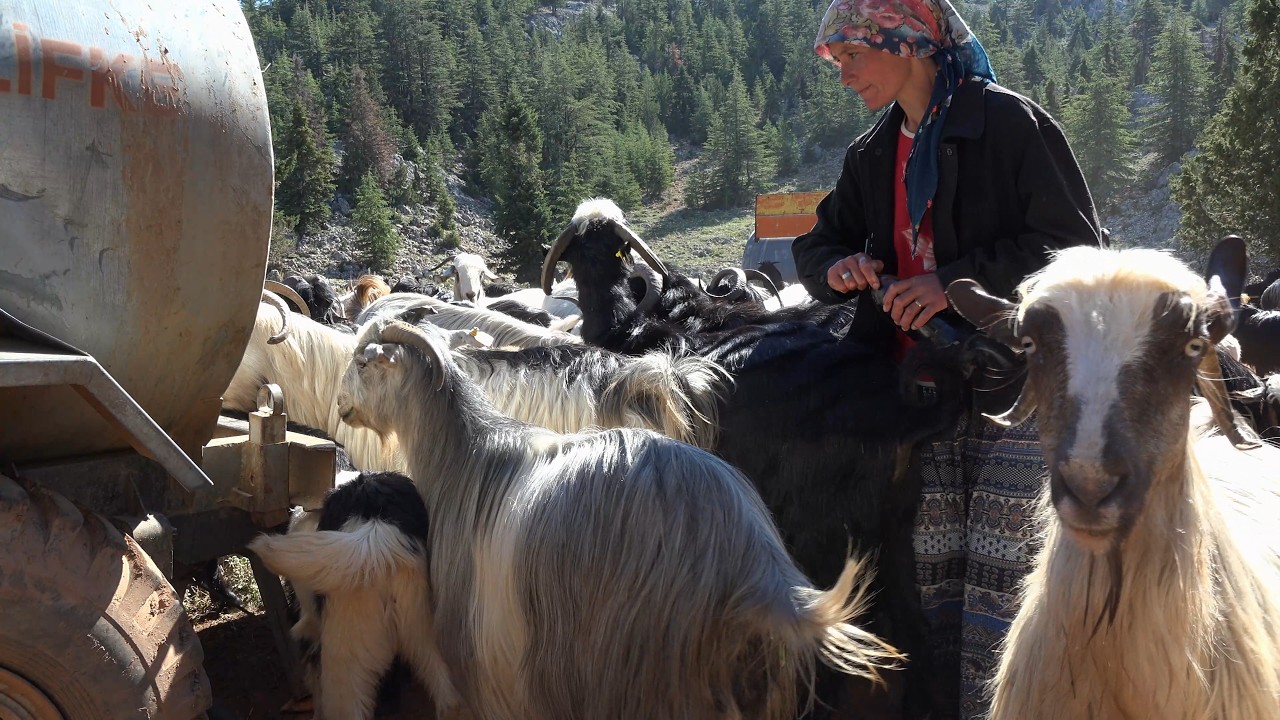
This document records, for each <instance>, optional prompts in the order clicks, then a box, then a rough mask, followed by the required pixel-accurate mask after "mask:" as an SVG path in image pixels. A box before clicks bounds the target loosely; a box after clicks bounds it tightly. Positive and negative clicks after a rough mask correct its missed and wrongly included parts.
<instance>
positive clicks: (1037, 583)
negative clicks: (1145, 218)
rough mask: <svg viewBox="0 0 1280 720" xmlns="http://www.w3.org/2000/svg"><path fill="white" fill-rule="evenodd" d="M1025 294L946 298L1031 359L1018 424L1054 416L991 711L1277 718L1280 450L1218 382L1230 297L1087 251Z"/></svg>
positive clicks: (1188, 279) (1047, 716)
mask: <svg viewBox="0 0 1280 720" xmlns="http://www.w3.org/2000/svg"><path fill="white" fill-rule="evenodd" d="M1020 293H1021V295H1022V301H1021V304H1020V305H1014V304H1012V303H1007V302H1005V301H1003V300H1000V299H992V298H989V297H986V296H985V295H984V294H983V293H981V292H980V291H975V290H973V289H972V286H962V287H957V286H953V288H952V289H949V290H948V294H949V295H951V296H952V300H953V302H954V303H956V306H957V307H960V308H962V312H966V316H968V317H971V318H979V319H985V318H1001V319H1000V320H999V322H984V323H983V327H987V328H989V329H990V330H989V331H991V332H992V333H993V334H995V335H1000V336H1004V339H1005V340H1006V341H1007V342H1009V343H1010V345H1011V346H1017V347H1021V348H1024V349H1026V350H1027V351H1028V352H1029V353H1030V354H1029V356H1028V366H1029V374H1028V380H1027V385H1026V387H1025V388H1024V390H1023V396H1022V397H1021V398H1019V400H1018V403H1017V404H1016V405H1015V406H1014V408H1013V409H1011V410H1010V411H1009V413H1007V414H1006V415H1005V416H1002V417H1001V421H1002V422H1008V423H1014V422H1018V421H1019V420H1021V419H1023V418H1025V417H1027V416H1029V415H1030V413H1031V411H1032V410H1035V411H1036V412H1038V415H1037V417H1038V419H1039V424H1040V431H1041V441H1042V444H1043V446H1044V448H1045V459H1046V461H1047V462H1048V465H1049V468H1050V476H1049V482H1048V483H1046V488H1045V491H1044V494H1043V499H1042V502H1041V504H1040V507H1039V509H1038V511H1037V514H1036V520H1037V522H1038V523H1039V524H1040V527H1041V536H1040V538H1039V542H1038V543H1037V545H1038V547H1039V548H1040V550H1039V552H1038V554H1037V556H1036V558H1035V560H1034V569H1033V571H1032V572H1031V574H1030V575H1029V576H1028V577H1027V579H1026V584H1025V587H1024V590H1023V594H1022V606H1021V608H1020V610H1019V612H1018V615H1017V617H1016V619H1015V620H1014V622H1013V626H1012V628H1011V630H1010V632H1009V635H1008V637H1007V638H1006V647H1005V649H1004V652H1003V655H1002V658H1001V663H1000V668H999V670H998V672H997V675H996V678H995V680H994V702H993V708H992V717H993V718H994V719H995V720H1014V719H1019V720H1020V719H1022V718H1029V717H1035V718H1040V719H1043V720H1069V719H1071V720H1074V719H1075V718H1085V717H1094V718H1127V717H1151V718H1168V719H1169V720H1192V719H1196V720H1245V719H1246V718H1263V717H1276V716H1277V708H1280V623H1277V621H1276V619H1277V618H1280V532H1277V530H1276V526H1275V522H1276V518H1277V517H1280V482H1277V481H1278V480H1280V472H1278V471H1277V468H1278V467H1280V449H1277V448H1275V447H1273V446H1271V445H1267V444H1265V443H1258V442H1257V441H1256V439H1254V440H1253V441H1252V442H1250V440H1249V438H1247V437H1245V434H1247V433H1245V434H1242V433H1241V431H1240V430H1239V429H1238V426H1237V424H1236V419H1235V418H1234V417H1233V416H1232V414H1231V411H1230V409H1229V406H1228V405H1227V403H1226V401H1225V398H1223V397H1222V396H1221V395H1220V393H1221V388H1220V387H1217V386H1219V385H1220V384H1221V380H1220V379H1219V378H1218V377H1217V375H1218V372H1217V365H1218V361H1217V360H1216V357H1217V356H1216V354H1215V353H1214V343H1216V342H1218V341H1219V340H1220V339H1221V338H1222V337H1223V336H1224V335H1225V333H1226V332H1227V331H1228V330H1229V329H1230V327H1229V326H1230V320H1228V319H1226V318H1229V317H1230V315H1231V310H1230V306H1229V304H1228V302H1227V296H1226V293H1225V292H1224V291H1223V290H1222V286H1221V285H1220V284H1216V283H1214V284H1211V285H1206V283H1205V281H1204V280H1202V279H1201V278H1199V277H1198V276H1196V275H1195V274H1194V273H1193V272H1191V270H1190V269H1188V268H1187V267H1186V266H1184V265H1182V263H1181V262H1180V261H1178V260H1176V259H1175V258H1173V257H1172V256H1168V255H1166V254H1164V253H1160V252H1157V251H1152V250H1125V251H1111V250H1101V249H1097V248H1073V249H1071V250H1066V251H1063V252H1061V253H1059V254H1058V255H1057V257H1056V259H1055V260H1054V262H1053V263H1051V264H1050V265H1049V266H1048V267H1047V268H1045V270H1043V271H1042V272H1041V273H1039V274H1038V275H1035V276H1032V277H1031V278H1030V279H1028V280H1027V281H1026V282H1025V283H1024V284H1023V286H1022V288H1021V289H1020ZM1193 387H1199V388H1200V390H1201V391H1202V392H1203V393H1204V395H1205V400H1199V399H1196V400H1193V399H1192V397H1191V393H1192V390H1193ZM1215 396H1216V397H1217V398H1218V399H1217V400H1215V399H1214V398H1215Z"/></svg>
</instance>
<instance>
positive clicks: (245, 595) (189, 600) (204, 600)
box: [182, 555, 262, 622]
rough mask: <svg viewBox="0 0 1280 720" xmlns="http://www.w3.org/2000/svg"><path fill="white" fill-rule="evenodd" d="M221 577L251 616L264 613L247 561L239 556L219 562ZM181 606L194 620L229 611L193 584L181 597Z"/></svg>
mask: <svg viewBox="0 0 1280 720" xmlns="http://www.w3.org/2000/svg"><path fill="white" fill-rule="evenodd" d="M217 576H218V578H219V579H221V580H222V583H223V585H225V586H226V588H227V589H228V590H230V591H231V592H232V593H233V594H234V595H235V596H236V597H237V598H239V599H240V602H241V604H242V605H243V606H244V609H245V610H248V611H249V612H251V613H259V612H262V596H261V595H260V594H259V593H258V584H257V583H256V582H254V580H253V569H252V568H251V567H250V566H249V560H248V558H245V557H242V556H240V555H227V556H226V557H223V558H222V559H221V560H219V561H218V574H217ZM182 606H183V607H184V608H186V610H187V614H188V615H190V616H191V619H192V620H193V621H197V622H198V621H200V620H203V619H206V618H209V617H213V616H216V615H219V614H221V613H222V612H224V611H225V610H226V608H223V607H221V606H220V604H219V603H217V602H215V601H214V599H213V598H211V597H210V596H209V592H208V591H207V590H205V589H204V588H202V587H200V586H199V585H196V584H195V583H192V584H191V585H190V586H188V587H187V589H186V592H185V593H183V596H182Z"/></svg>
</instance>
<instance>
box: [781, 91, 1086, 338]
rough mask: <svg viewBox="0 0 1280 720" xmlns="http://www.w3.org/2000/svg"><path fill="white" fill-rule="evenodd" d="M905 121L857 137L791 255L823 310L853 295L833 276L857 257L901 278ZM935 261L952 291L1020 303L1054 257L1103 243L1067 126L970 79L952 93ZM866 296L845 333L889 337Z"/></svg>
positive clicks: (895, 111) (888, 120)
mask: <svg viewBox="0 0 1280 720" xmlns="http://www.w3.org/2000/svg"><path fill="white" fill-rule="evenodd" d="M902 120H903V112H902V110H901V108H899V107H898V105H897V104H896V103H895V104H894V105H892V106H890V109H889V110H888V111H887V112H885V113H884V114H883V115H882V116H881V117H880V120H879V121H878V122H876V124H875V126H874V127H872V128H871V129H870V130H869V131H867V132H866V133H865V134H863V135H862V136H861V137H859V138H858V139H856V140H854V141H853V143H852V144H851V145H850V146H849V150H848V152H847V153H846V154H845V158H844V168H843V170H841V172H840V179H839V180H838V181H837V182H836V186H835V189H833V190H832V191H831V192H830V193H828V194H827V196H826V197H825V198H824V199H823V200H822V202H821V203H819V204H818V211H817V213H818V221H817V224H816V225H814V228H813V230H811V231H809V232H808V233H806V234H804V235H801V236H800V237H798V238H796V239H795V242H794V243H793V244H792V246H791V249H792V253H793V254H794V255H795V260H796V271H797V272H798V273H799V275H800V280H801V282H802V283H804V286H805V288H807V289H808V291H809V293H810V294H812V295H813V296H814V297H815V298H817V299H819V300H822V301H824V302H830V303H834V302H842V301H844V300H847V299H848V298H849V297H850V295H849V294H845V293H838V292H836V291H835V290H832V289H831V287H830V286H829V285H827V269H828V268H830V267H831V266H832V265H834V264H835V263H836V262H837V261H838V260H840V259H841V258H844V257H848V256H849V255H852V254H854V253H856V252H859V251H865V252H867V253H868V254H869V255H871V256H872V257H874V258H876V259H878V260H881V261H883V262H884V270H883V272H884V273H885V274H889V275H893V274H896V272H897V256H896V254H895V252H894V245H893V208H894V204H893V191H894V185H893V183H894V177H893V176H894V161H895V158H896V151H897V144H898V135H899V132H900V130H899V128H900V127H901V125H902ZM932 212H933V235H934V257H935V259H936V260H937V264H938V269H937V274H938V279H939V280H941V281H942V286H943V288H946V286H947V285H948V284H950V283H951V282H952V281H953V280H956V279H957V278H972V279H974V280H977V281H978V282H979V283H981V284H982V286H983V287H984V288H986V290H987V291H988V292H991V293H993V294H997V295H1001V296H1004V297H1006V298H1009V299H1013V296H1014V290H1015V288H1016V287H1017V285H1018V283H1020V282H1021V281H1022V280H1023V278H1025V277H1026V276H1027V275H1029V274H1031V273H1032V272H1035V271H1036V270H1039V269H1040V268H1042V267H1044V266H1045V265H1046V264H1047V263H1048V260H1049V258H1048V253H1049V252H1050V251H1052V250H1057V249H1060V248H1065V247H1069V246H1072V245H1086V244H1089V245H1098V244H1100V242H1101V240H1100V238H1099V229H1098V217H1097V214H1096V213H1095V211H1094V206H1093V199H1092V198H1091V197H1090V195H1089V189H1088V187H1086V185H1085V181H1084V177H1083V176H1082V175H1081V174H1080V167H1079V165H1077V164H1076V160H1075V156H1074V155H1072V153H1071V148H1070V147H1068V146H1067V139H1066V137H1065V136H1064V135H1063V134H1062V128H1061V127H1060V126H1059V125H1058V123H1057V122H1055V121H1054V120H1053V118H1051V117H1050V116H1049V114H1048V113H1046V112H1045V111H1044V110H1042V109H1041V108H1040V107H1039V106H1037V105H1036V104H1035V103H1033V102H1031V101H1030V100H1028V99H1026V98H1024V97H1022V96H1021V95H1018V94H1016V93H1013V92H1011V91H1009V90H1006V89H1005V88H1002V87H1000V86H998V85H993V84H986V85H984V84H982V83H979V82H967V83H964V84H963V85H961V86H960V87H959V88H957V90H956V92H955V94H954V95H953V96H952V101H951V109H950V111H949V113H948V116H947V124H946V127H945V128H944V129H943V135H942V140H941V142H940V143H939V146H938V190H937V193H936V195H935V196H934V200H933V208H932ZM870 304H871V300H870V296H869V294H864V297H863V298H861V299H860V301H859V306H858V312H856V313H855V318H854V327H853V328H851V330H850V333H851V334H854V335H862V334H865V333H867V332H870V330H869V329H870V328H871V327H877V326H878V327H880V328H881V329H882V330H884V329H887V328H891V327H892V326H891V325H889V323H888V322H887V320H885V321H880V322H874V323H870V324H868V323H867V322H866V320H867V316H868V315H879V316H884V315H885V313H883V312H881V311H879V310H873V311H872V312H863V311H862V310H863V308H864V307H867V306H869V305H870Z"/></svg>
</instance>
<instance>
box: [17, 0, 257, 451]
mask: <svg viewBox="0 0 1280 720" xmlns="http://www.w3.org/2000/svg"><path fill="white" fill-rule="evenodd" d="M272 181H273V166H272V151H271V135H270V125H269V122H268V117H267V103H266V96H265V93H264V90H263V84H262V73H261V70H260V68H259V64H258V58H257V55H256V53H255V51H254V46H253V40H252V38H251V36H250V33H249V28H248V25H247V24H246V22H245V18H244V15H243V13H242V12H241V10H240V7H239V5H238V4H237V2H235V0H202V1H201V2H185V1H184V2H156V1H155V0H113V1H112V2H110V3H106V2H101V1H95V0H52V1H51V0H0V308H3V309H5V310H7V311H8V312H9V313H10V314H12V315H14V316H16V317H17V318H18V319H20V320H22V321H23V322H25V323H27V324H29V325H32V326H35V327H37V328H39V329H41V330H44V331H45V332H47V333H50V334H52V335H55V336H57V337H58V338H60V339H62V340H64V341H66V342H69V343H71V344H72V345H75V346H77V347H79V348H80V349H81V350H84V351H86V352H88V353H90V354H92V355H94V356H95V357H96V358H97V359H98V360H99V361H100V362H101V363H102V365H103V366H104V367H105V368H106V369H107V370H108V371H109V372H110V373H111V374H112V375H113V376H115V378H116V380H117V381H119V383H120V384H121V386H123V387H124V389H125V390H127V391H128V392H129V393H130V394H131V395H133V397H134V398H135V399H137V400H138V402H139V403H140V404H141V405H142V407H143V408H144V409H145V410H147V412H148V413H150V415H151V416H152V417H153V418H154V419H155V420H156V421H157V422H158V423H159V424H160V426H161V427H163V428H164V429H165V430H167V431H168V432H169V434H170V435H171V436H172V437H173V438H174V439H175V440H176V441H177V442H178V444H179V446H180V447H182V448H183V449H184V450H185V451H186V452H187V453H188V454H189V455H194V456H195V457H197V458H198V457H199V455H198V450H199V447H200V446H201V445H202V444H203V443H204V442H205V441H206V440H208V438H209V437H210V436H211V434H212V432H213V427H214V423H215V421H216V416H217V412H218V407H219V395H220V394H221V392H222V390H223V389H225V388H226V386H227V383H228V381H229V380H230V378H231V375H232V373H233V372H234V370H235V367H236V364H237V363H238V362H239V359H240V356H241V354H242V353H243V351H244V348H245V345H246V343H247V342H248V337H249V333H250V331H251V329H252V324H253V318H254V314H255V312H256V308H257V305H258V295H259V290H260V288H261V287H262V280H263V274H264V271H265V267H266V261H267V249H268V243H269V239H270V228H271V203H272V188H273V183H272ZM126 446H127V443H126V442H125V440H124V439H123V437H122V436H121V435H120V434H119V433H118V432H117V431H116V430H115V429H114V428H112V427H111V426H110V425H108V424H107V423H106V421H104V420H102V419H101V418H100V417H99V416H98V415H97V413H96V412H94V411H93V410H92V409H90V408H89V407H88V406H87V405H86V404H85V402H84V400H82V399H81V398H80V397H79V396H78V395H77V394H75V393H74V392H73V391H72V390H71V389H69V388H67V387H55V388H22V389H7V390H6V389H0V460H9V461H22V460H32V459H40V458H55V457H65V456H69V455H76V454H85V453H93V452H98V451H103V450H110V449H113V448H123V447H126Z"/></svg>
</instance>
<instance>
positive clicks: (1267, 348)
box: [1205, 235, 1280, 376]
mask: <svg viewBox="0 0 1280 720" xmlns="http://www.w3.org/2000/svg"><path fill="white" fill-rule="evenodd" d="M1248 267H1249V253H1248V248H1247V247H1246V245H1245V242H1244V240H1242V239H1241V238H1240V237H1239V236H1237V235H1228V236H1226V237H1224V238H1223V239H1222V240H1221V241H1220V242H1219V243H1218V244H1217V245H1216V246H1214V249H1213V252H1212V253H1211V254H1210V255H1209V260H1208V263H1207V269H1206V271H1205V276H1206V279H1208V276H1209V274H1210V273H1213V274H1215V275H1217V277H1218V278H1219V279H1220V281H1221V282H1222V285H1223V289H1224V290H1225V291H1226V293H1227V298H1228V299H1229V300H1230V302H1231V307H1232V309H1233V310H1235V313H1236V326H1235V330H1233V331H1232V333H1231V334H1232V335H1234V336H1235V338H1236V340H1237V341H1239V343H1240V362H1243V363H1245V364H1246V365H1249V366H1251V367H1252V368H1253V370H1254V372H1255V373H1257V374H1258V375H1263V376H1266V375H1270V374H1271V373H1274V372H1280V310H1260V309H1258V308H1257V307H1255V306H1253V305H1249V304H1246V303H1243V302H1241V297H1240V296H1241V293H1246V294H1247V290H1248V288H1249V287H1257V285H1255V286H1246V285H1245V284H1244V279H1245V276H1246V275H1247V273H1248ZM1273 272H1275V273H1280V271H1273ZM1275 281H1276V280H1275V279H1274V278H1272V277H1271V275H1268V276H1267V279H1266V280H1264V282H1265V283H1267V284H1266V285H1261V287H1263V288H1266V287H1268V286H1269V285H1270V284H1271V283H1273V282H1275Z"/></svg>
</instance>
